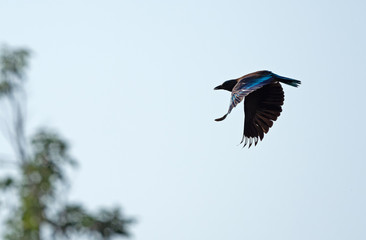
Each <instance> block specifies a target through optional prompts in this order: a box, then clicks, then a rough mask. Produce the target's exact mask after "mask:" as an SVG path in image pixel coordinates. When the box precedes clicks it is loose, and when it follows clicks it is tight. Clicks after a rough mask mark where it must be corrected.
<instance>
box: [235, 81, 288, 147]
mask: <svg viewBox="0 0 366 240" xmlns="http://www.w3.org/2000/svg"><path fill="white" fill-rule="evenodd" d="M283 101H284V93H283V89H282V87H281V84H280V83H278V82H277V83H270V84H267V85H265V86H263V87H261V88H260V89H258V90H257V91H254V92H252V93H250V94H249V95H248V96H246V97H245V100H244V112H245V120H244V133H243V138H242V140H241V142H240V143H242V142H243V141H244V146H243V147H245V146H246V145H247V143H248V140H249V147H250V146H251V145H252V143H253V142H254V143H255V145H257V143H258V140H259V139H260V140H262V139H263V137H264V134H265V133H267V132H268V130H269V128H270V127H272V125H273V121H276V119H277V117H278V116H280V114H281V111H282V107H281V106H282V105H283Z"/></svg>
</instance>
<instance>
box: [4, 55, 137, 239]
mask: <svg viewBox="0 0 366 240" xmlns="http://www.w3.org/2000/svg"><path fill="white" fill-rule="evenodd" d="M29 56H30V54H29V51H27V50H25V49H16V50H10V49H9V48H4V49H3V50H2V52H1V54H0V97H2V98H0V100H1V99H3V100H4V99H7V100H8V101H9V102H10V103H11V106H12V110H13V111H14V112H15V113H14V114H13V119H12V120H13V121H14V124H13V125H12V127H13V129H10V131H9V132H11V133H13V134H12V135H11V136H10V139H9V140H10V141H11V142H12V143H13V146H14V151H15V153H16V155H17V157H18V159H17V161H16V162H15V163H16V164H15V166H16V168H17V171H18V174H17V175H16V176H11V175H9V176H6V177H4V178H3V179H0V191H1V192H4V193H5V192H6V191H7V192H9V191H8V190H10V189H11V190H13V191H12V192H13V193H15V195H16V196H15V197H16V199H18V200H17V204H15V206H14V209H12V210H11V212H12V214H10V215H9V216H8V219H7V221H6V226H7V231H6V233H5V235H4V238H5V239H7V240H41V239H44V238H45V237H44V234H43V232H44V230H45V229H48V232H51V233H52V234H53V237H52V238H69V237H70V236H71V235H88V236H92V237H94V238H99V239H111V238H113V237H116V236H123V237H128V236H129V232H128V226H129V225H130V224H131V223H132V222H133V220H132V219H129V218H125V217H124V216H123V215H122V214H121V211H120V210H119V209H118V208H116V209H102V210H99V211H98V212H97V213H96V214H92V213H89V212H88V211H87V210H85V209H84V208H83V207H82V205H80V204H69V203H61V202H60V201H58V199H59V197H60V195H62V194H63V193H62V191H61V189H62V188H61V187H62V186H65V185H67V176H66V174H65V170H66V167H67V166H75V165H76V161H75V160H74V159H73V158H72V157H71V156H70V155H69V146H68V144H67V142H66V141H65V140H64V139H62V138H61V137H60V136H59V135H58V134H56V133H54V132H51V131H49V130H40V131H38V132H37V133H36V134H35V135H34V136H33V137H32V138H31V141H30V146H29V149H28V145H27V144H26V142H27V141H25V137H24V116H23V114H24V113H23V111H22V109H24V106H23V105H22V104H23V103H24V101H22V100H21V99H19V98H21V95H19V94H16V91H19V89H21V88H22V87H23V83H24V77H25V69H26V67H27V66H28V58H29ZM23 138H24V139H23Z"/></svg>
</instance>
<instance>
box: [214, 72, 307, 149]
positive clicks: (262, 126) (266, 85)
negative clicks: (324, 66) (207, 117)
mask: <svg viewBox="0 0 366 240" xmlns="http://www.w3.org/2000/svg"><path fill="white" fill-rule="evenodd" d="M280 83H284V84H287V85H290V86H293V87H298V86H299V85H300V84H301V81H299V80H295V79H292V78H287V77H283V76H280V75H277V74H275V73H273V72H271V71H268V70H262V71H257V72H253V73H250V74H247V75H244V76H242V77H239V78H237V79H232V80H228V81H225V82H224V83H223V84H221V85H219V86H217V87H215V88H214V90H220V89H222V90H227V91H229V92H231V99H230V106H229V110H228V112H227V113H226V114H225V115H224V116H222V117H221V118H217V119H215V121H222V120H224V119H225V118H226V117H227V115H228V114H229V113H230V112H231V110H233V108H234V107H236V105H238V104H239V103H240V102H241V101H242V100H243V99H244V114H245V117H244V130H243V137H242V139H241V142H240V144H242V143H243V142H244V145H243V148H244V147H245V146H246V145H247V144H248V143H249V145H248V148H250V147H251V146H252V144H253V143H254V145H255V146H256V145H257V143H258V141H259V139H260V140H261V141H262V140H263V137H264V134H266V133H268V131H269V129H270V128H271V127H272V125H273V122H274V121H276V120H277V118H278V117H279V116H280V114H281V112H282V105H283V102H284V92H283V89H282V86H281V84H280ZM240 144H239V145H240Z"/></svg>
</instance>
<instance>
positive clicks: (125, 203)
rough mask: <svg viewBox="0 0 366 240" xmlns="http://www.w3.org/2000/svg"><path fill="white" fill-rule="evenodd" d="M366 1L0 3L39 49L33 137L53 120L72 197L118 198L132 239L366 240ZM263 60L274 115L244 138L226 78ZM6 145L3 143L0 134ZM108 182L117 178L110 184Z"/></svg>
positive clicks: (3, 27) (3, 14)
mask: <svg viewBox="0 0 366 240" xmlns="http://www.w3.org/2000/svg"><path fill="white" fill-rule="evenodd" d="M365 11H366V2H365V1H361V0H360V1H229V0H228V1H208V0H207V1H197V0H195V1H193V0H185V1H117V0H115V1H112V0H109V1H108V0H107V1H90V0H89V1H71V0H68V1H66V0H63V1H37V0H35V1H26V0H23V1H14V0H13V1H9V0H8V1H5V0H0V43H7V44H9V45H11V46H16V47H17V46H26V47H29V48H30V49H32V50H33V52H34V55H33V58H32V64H31V69H30V71H29V82H28V90H29V94H28V99H29V111H28V119H29V125H28V130H29V133H32V132H34V130H35V128H36V127H38V126H43V125H46V126H49V127H52V128H55V129H57V130H58V131H59V132H60V133H61V134H62V135H63V136H64V137H65V138H67V139H69V141H70V143H71V145H72V153H73V155H74V156H75V158H77V160H78V161H79V162H80V168H79V170H78V171H75V172H74V173H73V174H72V184H73V188H72V190H71V193H70V200H73V201H78V202H84V203H86V205H87V206H88V208H90V209H95V208H97V207H99V206H115V205H120V206H122V207H123V208H124V210H125V212H126V214H127V215H130V216H136V217H137V219H138V223H137V224H136V225H135V226H134V227H133V228H132V229H131V230H132V233H133V239H136V240H171V239H174V240H202V239H205V240H208V239H209V240H222V239H231V240H242V239H248V240H267V239H272V240H293V239H297V240H308V239H319V240H324V239H332V240H338V239H354V240H357V239H359V240H361V239H366V228H365V226H366V206H365V203H366V187H365V183H366V174H365V172H366V163H365V159H366V158H365V156H364V146H365V134H366V131H365V128H364V127H363V124H362V122H363V120H364V119H365V118H366V115H365V113H364V111H365V106H364V105H365V98H364V95H365V89H366V76H365V68H366V45H365V43H366V26H365V24H366V14H365ZM262 69H268V70H271V71H273V72H275V73H277V74H280V75H284V76H288V77H291V78H295V79H299V80H301V81H302V83H303V84H302V85H301V86H300V88H297V89H296V88H292V87H289V86H284V91H285V105H284V107H283V112H282V114H281V116H280V118H279V119H278V120H277V121H276V122H275V123H274V126H273V128H272V129H271V130H270V132H269V134H267V135H266V136H265V138H264V141H263V142H260V143H259V144H258V145H257V146H256V147H255V148H251V149H249V150H248V149H242V148H241V147H240V146H237V144H238V143H239V142H240V139H241V135H242V128H243V106H242V105H239V106H238V107H237V108H235V109H234V110H233V112H232V113H231V114H230V115H229V116H228V118H227V119H226V120H225V121H223V122H219V123H218V122H214V119H215V118H217V117H221V116H222V115H223V114H224V113H226V111H227V108H228V105H229V96H230V95H229V93H228V92H224V91H213V88H214V87H215V86H217V85H218V84H221V83H222V82H223V81H225V80H228V79H232V78H236V77H239V76H242V75H244V74H246V73H250V72H253V71H256V70H262ZM0 146H1V147H0V153H1V152H3V151H4V152H5V153H6V152H7V151H9V147H8V146H7V145H6V142H5V141H4V139H3V138H0ZM106 186H109V187H108V188H106Z"/></svg>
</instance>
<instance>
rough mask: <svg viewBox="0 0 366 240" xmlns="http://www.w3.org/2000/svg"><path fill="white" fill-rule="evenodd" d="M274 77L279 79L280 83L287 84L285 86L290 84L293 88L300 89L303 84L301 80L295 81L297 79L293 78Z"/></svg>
mask: <svg viewBox="0 0 366 240" xmlns="http://www.w3.org/2000/svg"><path fill="white" fill-rule="evenodd" d="M274 75H275V77H276V78H277V79H278V81H279V82H281V83H285V84H288V85H290V86H293V87H298V86H299V85H300V84H301V81H299V80H295V79H291V78H287V77H282V76H279V75H277V74H274Z"/></svg>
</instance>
